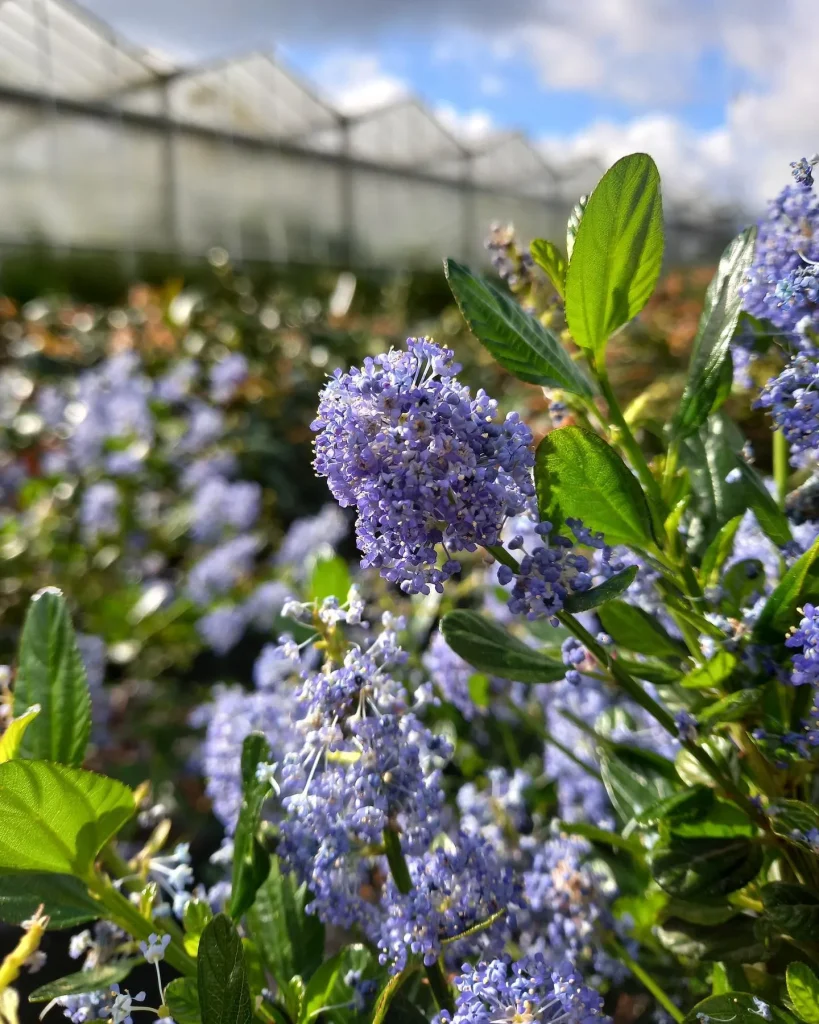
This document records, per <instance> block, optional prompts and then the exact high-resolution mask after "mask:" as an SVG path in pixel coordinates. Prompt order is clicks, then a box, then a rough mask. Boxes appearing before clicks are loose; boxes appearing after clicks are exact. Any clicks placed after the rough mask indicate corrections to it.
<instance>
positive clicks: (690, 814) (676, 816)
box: [636, 786, 715, 827]
mask: <svg viewBox="0 0 819 1024" xmlns="http://www.w3.org/2000/svg"><path fill="white" fill-rule="evenodd" d="M714 799H715V798H714V791H713V790H712V789H709V788H708V787H707V786H692V787H691V789H686V790H684V791H683V792H681V793H672V794H671V796H667V797H663V798H662V799H661V800H658V801H657V802H656V803H653V804H651V805H650V806H649V807H647V808H646V809H645V810H644V811H641V812H640V814H638V815H636V820H637V823H638V824H640V825H656V824H657V823H658V822H661V821H665V822H668V823H669V824H670V825H671V826H672V827H673V825H674V824H676V823H677V822H682V821H697V820H699V819H700V818H703V817H704V816H705V815H706V814H707V813H708V811H709V810H710V809H711V808H712V807H713V806H714Z"/></svg>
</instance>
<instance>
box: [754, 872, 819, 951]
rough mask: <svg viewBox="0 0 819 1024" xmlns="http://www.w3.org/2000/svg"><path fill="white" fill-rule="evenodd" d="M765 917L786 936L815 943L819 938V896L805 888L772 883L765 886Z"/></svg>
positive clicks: (763, 889)
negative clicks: (818, 936) (818, 937)
mask: <svg viewBox="0 0 819 1024" xmlns="http://www.w3.org/2000/svg"><path fill="white" fill-rule="evenodd" d="M761 896H762V903H763V906H764V907H765V916H766V917H767V918H768V920H769V921H771V923H772V924H773V925H774V926H775V927H776V928H777V929H779V931H781V932H782V933H783V934H784V935H789V936H791V937H792V938H794V939H796V940H797V942H800V941H807V942H813V941H814V940H815V939H816V936H817V935H819V897H817V896H815V895H814V894H813V893H812V892H811V891H810V889H806V888H805V886H803V885H792V884H790V883H788V882H769V883H768V884H767V885H765V886H763V887H762V891H761Z"/></svg>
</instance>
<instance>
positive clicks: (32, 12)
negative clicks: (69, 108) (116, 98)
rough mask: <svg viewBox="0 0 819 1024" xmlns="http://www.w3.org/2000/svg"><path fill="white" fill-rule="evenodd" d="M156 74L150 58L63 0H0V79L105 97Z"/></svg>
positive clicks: (56, 92) (48, 91)
mask: <svg viewBox="0 0 819 1024" xmlns="http://www.w3.org/2000/svg"><path fill="white" fill-rule="evenodd" d="M155 76H156V70H155V69H154V68H152V67H151V61H150V58H149V57H148V56H147V54H144V53H142V52H141V51H139V50H138V49H137V48H136V47H133V46H131V45H130V44H128V43H126V42H125V41H124V40H122V39H120V38H119V37H118V36H117V35H116V33H115V32H114V31H113V30H112V29H110V28H109V27H108V26H107V25H105V24H104V23H103V22H101V21H98V20H97V19H96V18H94V17H93V16H92V15H90V14H88V13H86V12H85V11H84V10H83V9H82V8H80V7H78V6H77V5H76V4H73V3H68V2H63V0H0V84H2V85H4V86H9V87H12V88H14V89H21V90H27V91H30V92H34V93H38V94H41V95H43V96H44V97H46V98H47V97H49V96H56V97H60V98H68V99H74V100H86V101H98V100H105V99H107V98H109V97H110V96H112V95H113V94H116V93H117V92H118V91H120V90H121V89H123V88H128V87H130V86H133V85H136V84H138V83H141V82H146V81H150V80H151V79H152V78H154V77H155Z"/></svg>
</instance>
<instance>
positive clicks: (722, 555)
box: [700, 515, 742, 587]
mask: <svg viewBox="0 0 819 1024" xmlns="http://www.w3.org/2000/svg"><path fill="white" fill-rule="evenodd" d="M741 522H742V516H741V515H739V516H734V518H733V519H729V520H728V522H727V523H726V524H725V525H724V526H723V527H722V528H721V529H720V530H719V532H718V533H717V535H716V537H714V539H713V540H712V541H711V543H710V544H709V545H708V547H707V548H706V549H705V554H704V555H703V556H702V563H701V564H700V580H701V582H702V585H703V586H704V587H713V586H716V584H717V582H718V580H719V572H720V569H722V567H723V565H725V563H726V562H727V561H728V559H729V558H730V556H731V552H732V551H733V550H734V538H735V537H736V534H737V530H738V529H739V524H740V523H741Z"/></svg>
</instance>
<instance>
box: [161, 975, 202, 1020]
mask: <svg viewBox="0 0 819 1024" xmlns="http://www.w3.org/2000/svg"><path fill="white" fill-rule="evenodd" d="M165 1003H166V1005H167V1007H168V1009H169V1010H170V1011H171V1017H172V1018H173V1021H174V1024H201V1020H202V1017H201V1015H200V1013H199V991H198V988H197V985H196V981H195V980H194V979H193V978H174V979H173V981H172V982H170V983H169V984H168V985H167V986H166V987H165Z"/></svg>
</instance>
